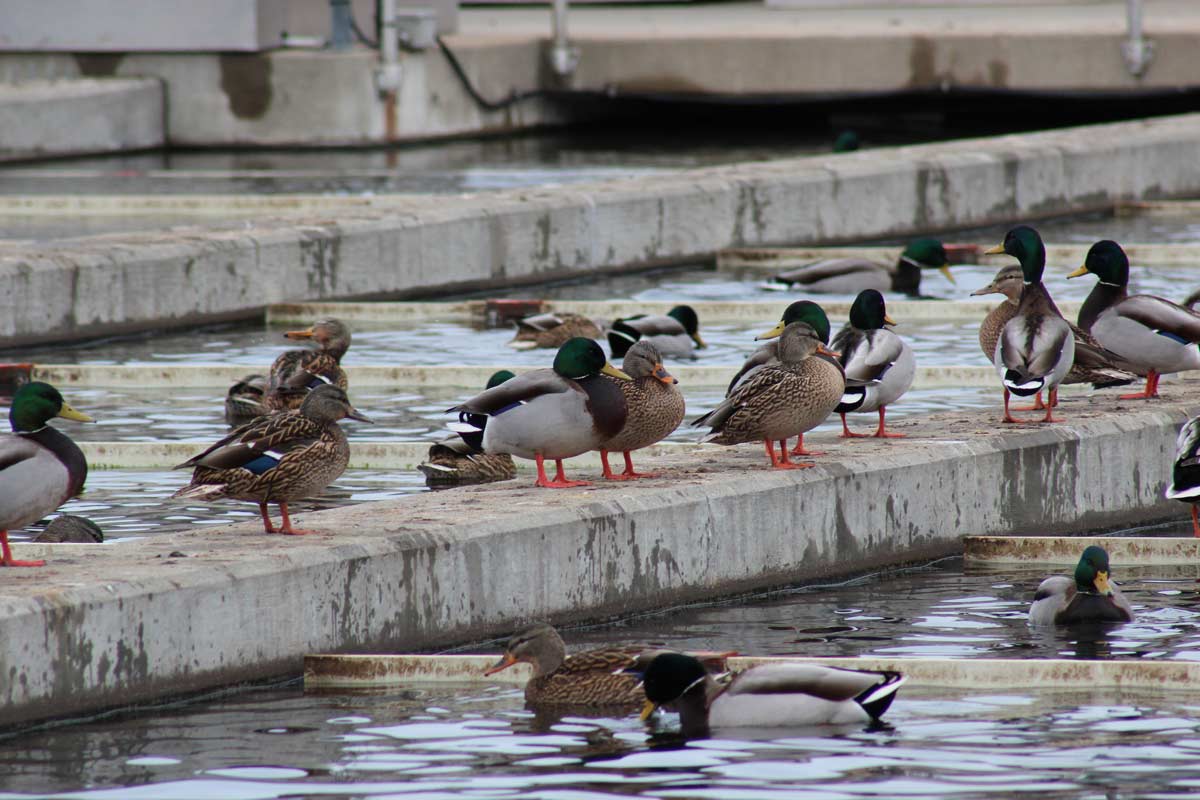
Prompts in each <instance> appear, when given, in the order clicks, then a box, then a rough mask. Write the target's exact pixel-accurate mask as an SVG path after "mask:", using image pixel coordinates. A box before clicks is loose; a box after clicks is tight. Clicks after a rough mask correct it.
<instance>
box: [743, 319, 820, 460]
mask: <svg viewBox="0 0 1200 800" xmlns="http://www.w3.org/2000/svg"><path fill="white" fill-rule="evenodd" d="M793 322H805V323H808V325H810V326H812V329H813V331H815V332H816V334H817V338H818V339H820V340H821V344H823V345H828V344H829V317H828V316H826V314H825V309H823V308H821V307H820V306H819V305H817V304H816V303H814V302H812V301H811V300H797V301H796V302H794V303H792V304H791V305H789V306H788V307H787V308H785V309H784V311H783V316H782V317H780V319H779V324H777V325H776V326H775V327H774V328H772V329H771V330H769V331H767V332H766V333H764V334H763V335H761V336H756V337H755V338H754V340H755V341H759V340H761V339H769V340H770V341H768V342H767V343H766V344H763V345H762V346H760V347H759V348H758V349H757V350H755V351H754V352H753V353H751V354H750V357H749V358H747V359H746V360H745V361H744V362H743V363H742V368H741V369H740V370H738V373H737V374H736V375H734V376H733V380H731V381H730V382H729V388H728V389H726V390H725V396H726V397H728V396H729V395H730V394H731V393H732V392H733V390H734V389H735V388H737V386H738V385H740V384H741V383H742V382H743V381H744V380H746V378H748V377H749V376H750V375H753V374H754V371H755V370H756V369H758V368H759V367H763V366H766V365H767V364H778V363H779V339H778V338H773V337H778V336H779V334H781V333H783V329H784V328H786V327H787V326H788V325H791V324H792V323H793ZM817 357H818V358H823V359H825V360H826V361H829V362H830V363H832V364H834V365H836V366H837V367H838V369H841V362H840V361H839V360H838V359H837V357H835V356H830V355H824V354H820V353H818V354H817ZM791 454H792V455H794V456H823V455H825V454H824V453H822V452H820V451H810V450H805V449H804V434H803V433H801V434H800V435H799V436H797V437H796V446H795V447H793V448H792V451H791Z"/></svg>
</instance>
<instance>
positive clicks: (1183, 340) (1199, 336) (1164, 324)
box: [1113, 294, 1200, 344]
mask: <svg viewBox="0 0 1200 800" xmlns="http://www.w3.org/2000/svg"><path fill="white" fill-rule="evenodd" d="M1113 310H1114V311H1115V312H1116V313H1117V315H1118V316H1121V317H1124V318H1126V319H1130V320H1133V321H1134V322H1137V323H1140V324H1142V325H1144V326H1146V327H1147V328H1150V329H1151V330H1153V331H1154V332H1155V333H1157V334H1160V335H1162V336H1167V337H1169V338H1171V339H1175V340H1176V341H1178V342H1179V343H1180V344H1188V343H1192V342H1200V314H1197V313H1196V312H1194V311H1191V310H1189V309H1186V308H1184V307H1183V306H1180V305H1176V304H1175V303H1172V302H1171V301H1170V300H1164V299H1163V298H1161V297H1155V296H1154V295H1150V294H1137V295H1134V296H1132V297H1127V298H1125V299H1124V300H1122V301H1121V302H1120V303H1117V304H1116V305H1115V306H1113Z"/></svg>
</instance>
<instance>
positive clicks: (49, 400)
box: [8, 381, 95, 431]
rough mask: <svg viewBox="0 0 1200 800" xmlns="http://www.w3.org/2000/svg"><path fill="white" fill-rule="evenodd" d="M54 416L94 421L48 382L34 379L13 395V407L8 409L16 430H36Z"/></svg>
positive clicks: (9, 417) (9, 418)
mask: <svg viewBox="0 0 1200 800" xmlns="http://www.w3.org/2000/svg"><path fill="white" fill-rule="evenodd" d="M54 417H62V418H63V419H73V420H75V421H76V422H94V421H95V420H93V419H92V418H91V417H89V416H88V415H87V414H82V413H80V412H78V411H76V410H75V409H73V408H71V406H69V405H67V401H66V400H63V396H62V395H61V394H59V393H58V390H57V389H55V388H54V387H53V386H51V385H50V384H48V383H41V382H39V381H34V382H33V383H27V384H25V385H24V386H22V387H21V388H20V389H18V390H17V393H16V394H14V395H13V401H12V407H11V408H10V409H9V410H8V421H9V423H10V424H11V425H12V429H13V430H14V431H36V430H38V429H39V428H43V427H45V425H46V423H47V422H49V421H50V420H51V419H53V418H54Z"/></svg>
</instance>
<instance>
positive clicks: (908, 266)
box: [892, 256, 921, 297]
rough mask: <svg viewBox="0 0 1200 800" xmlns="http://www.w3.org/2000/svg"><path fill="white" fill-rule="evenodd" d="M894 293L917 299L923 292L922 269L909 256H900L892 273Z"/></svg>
mask: <svg viewBox="0 0 1200 800" xmlns="http://www.w3.org/2000/svg"><path fill="white" fill-rule="evenodd" d="M892 291H893V292H902V293H903V294H906V295H910V296H913V297H915V296H916V295H918V294H920V292H921V268H920V267H919V266H918V265H917V264H915V263H913V262H912V261H910V260H909V259H908V257H907V256H900V260H899V261H897V262H896V271H895V272H893V273H892Z"/></svg>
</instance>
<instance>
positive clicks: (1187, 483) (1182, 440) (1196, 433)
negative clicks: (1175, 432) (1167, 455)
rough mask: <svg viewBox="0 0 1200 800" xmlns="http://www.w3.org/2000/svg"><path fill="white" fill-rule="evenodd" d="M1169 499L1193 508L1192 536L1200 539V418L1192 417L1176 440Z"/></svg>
mask: <svg viewBox="0 0 1200 800" xmlns="http://www.w3.org/2000/svg"><path fill="white" fill-rule="evenodd" d="M1166 494H1167V499H1168V500H1179V501H1181V502H1184V503H1187V504H1189V505H1190V506H1191V507H1192V535H1193V536H1196V537H1198V538H1200V509H1198V507H1197V504H1200V417H1192V418H1191V419H1189V420H1188V421H1187V422H1185V423H1184V424H1183V427H1182V428H1180V429H1179V437H1178V438H1177V439H1176V440H1175V465H1174V467H1173V468H1172V470H1171V485H1170V486H1168V487H1167V492H1166Z"/></svg>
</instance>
